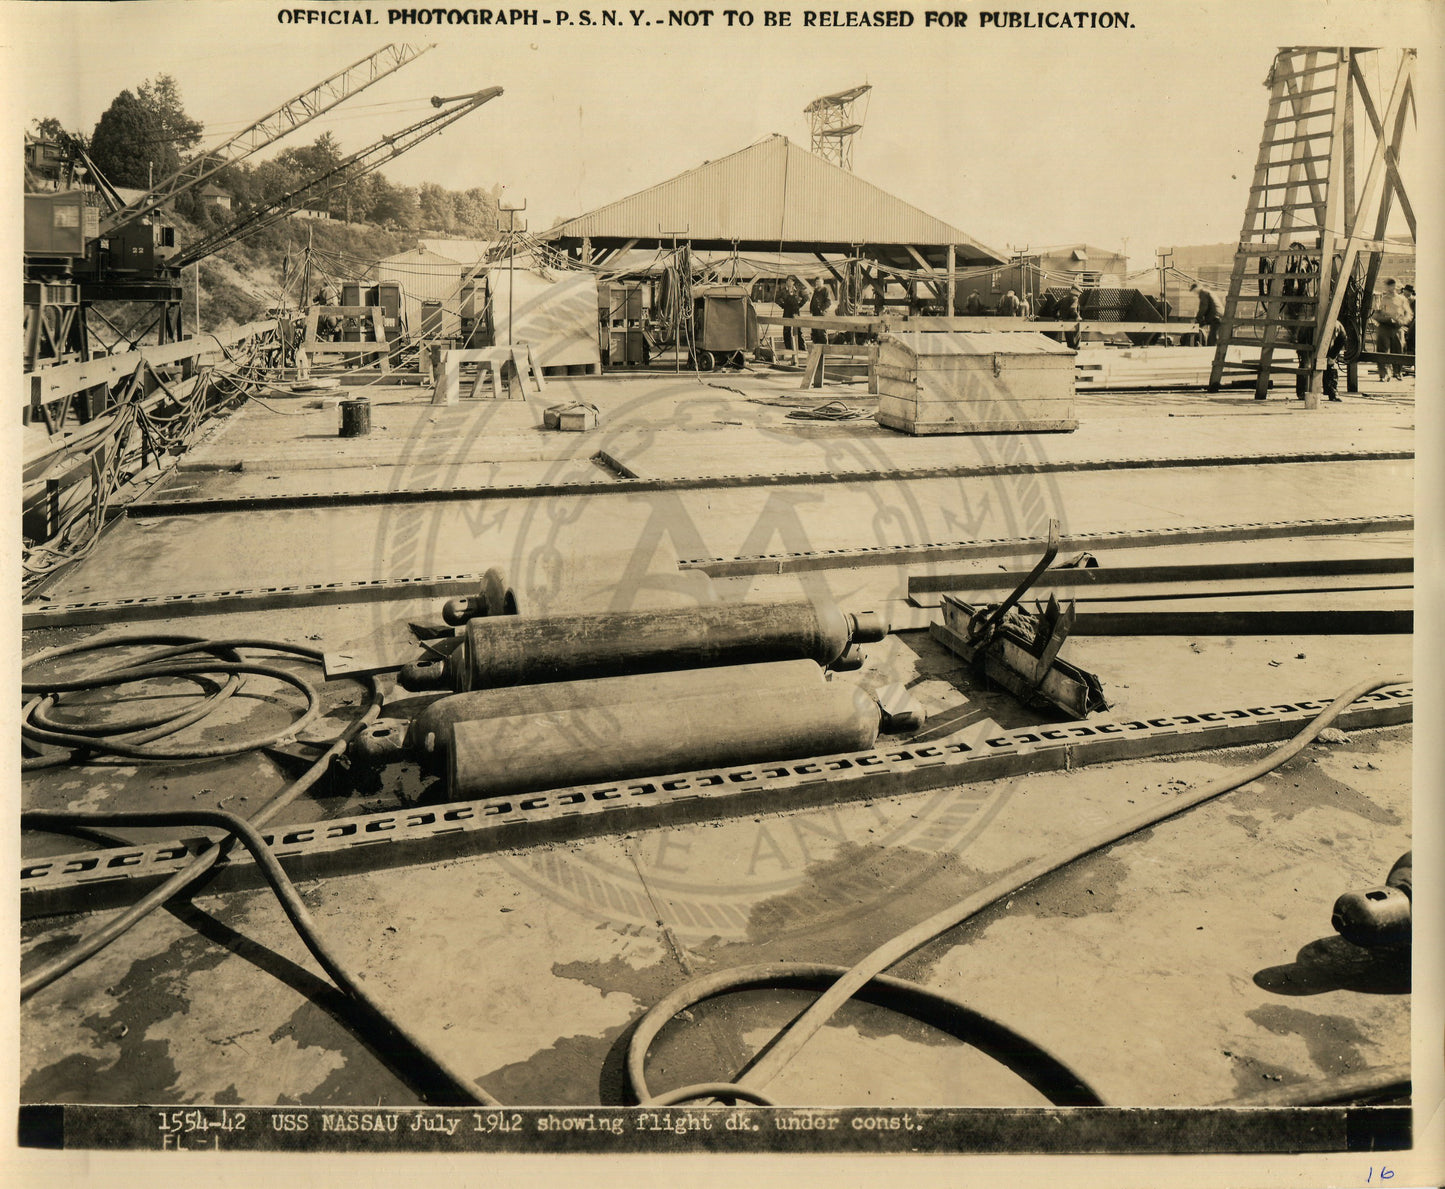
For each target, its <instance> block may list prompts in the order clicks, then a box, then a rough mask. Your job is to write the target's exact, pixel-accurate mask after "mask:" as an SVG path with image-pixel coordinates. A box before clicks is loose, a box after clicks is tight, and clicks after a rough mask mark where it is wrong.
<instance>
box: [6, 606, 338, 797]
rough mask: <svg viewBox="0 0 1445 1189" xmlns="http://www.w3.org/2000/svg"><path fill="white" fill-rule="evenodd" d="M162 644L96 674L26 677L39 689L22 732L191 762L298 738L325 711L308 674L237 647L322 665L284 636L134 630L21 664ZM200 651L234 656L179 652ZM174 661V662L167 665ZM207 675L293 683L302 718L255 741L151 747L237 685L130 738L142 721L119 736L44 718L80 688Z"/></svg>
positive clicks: (39, 764) (81, 746) (36, 762)
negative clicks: (245, 654)
mask: <svg viewBox="0 0 1445 1189" xmlns="http://www.w3.org/2000/svg"><path fill="white" fill-rule="evenodd" d="M155 644H165V645H170V646H171V647H166V648H162V649H161V650H160V651H158V652H154V653H152V654H151V655H149V656H148V657H145V658H143V659H142V660H141V661H138V662H131V663H128V664H123V665H119V666H115V667H112V668H109V669H102V670H101V671H100V672H99V673H95V674H91V675H88V676H85V677H80V678H71V679H65V680H61V679H50V680H41V681H22V683H21V690H22V691H23V692H25V693H31V694H39V695H41V697H40V698H38V699H37V700H35V701H32V702H31V703H29V704H28V705H27V706H26V707H25V710H24V712H23V713H22V718H21V736H22V738H23V739H25V740H26V741H27V742H31V743H50V744H54V745H59V746H67V747H70V748H72V749H73V752H87V753H95V752H109V753H111V754H113V755H120V756H126V757H128V758H132V759H163V760H187V759H215V758H219V757H221V756H228V755H238V754H240V753H241V752H245V751H254V750H257V749H259V748H262V747H267V746H270V745H272V744H274V743H276V742H278V741H280V740H282V739H288V738H293V737H294V736H295V735H296V734H298V733H299V732H300V731H302V730H304V729H305V728H306V727H307V726H309V725H310V724H311V722H312V721H314V720H315V719H316V718H317V717H318V716H319V714H320V698H319V696H318V695H317V692H316V690H315V687H313V686H312V685H311V683H310V682H308V681H307V680H306V679H305V678H302V677H298V676H297V675H296V674H294V673H291V672H290V671H289V670H285V669H280V668H277V667H275V666H270V665H265V664H262V663H261V662H257V661H241V660H240V658H239V654H238V651H237V650H239V649H241V648H251V649H264V650H267V651H270V652H280V653H285V654H289V655H292V656H298V657H302V658H304V659H306V660H310V661H315V662H317V663H320V662H321V661H322V659H323V657H322V653H321V652H320V651H319V650H318V649H314V648H308V647H306V646H305V645H300V644H289V643H286V642H284V641H280V640H268V639H259V638H255V637H232V638H226V639H221V640H207V639H204V638H201V637H197V636H175V635H168V634H167V635H150V634H146V635H136V636H109V637H103V638H101V639H99V640H86V641H82V642H80V643H78V644H69V645H64V646H62V647H59V648H52V649H49V650H47V651H45V652H41V653H38V654H37V655H35V656H33V657H31V658H30V659H29V660H28V661H26V662H25V664H24V665H23V666H22V673H23V672H24V670H26V669H29V668H32V667H33V666H35V665H37V664H41V663H43V662H46V661H53V660H58V659H60V658H62V657H69V656H78V655H82V654H85V653H88V652H96V651H99V650H101V649H108V648H124V647H139V646H143V645H155ZM198 652H221V653H228V654H231V655H233V656H236V658H237V659H236V660H234V661H225V662H222V661H211V660H205V659H200V658H195V659H192V660H190V661H186V660H183V659H181V658H185V657H193V656H194V654H195V653H198ZM166 662H173V663H166ZM206 673H227V674H229V676H228V679H227V681H228V686H230V683H231V682H233V681H235V679H236V676H237V675H238V674H240V673H257V674H260V675H262V676H269V677H272V678H274V679H276V680H279V681H283V682H286V683H288V684H290V685H293V686H295V687H296V688H298V689H299V690H301V692H302V693H303V694H304V695H305V697H306V701H307V709H306V711H305V712H304V713H303V714H302V716H301V717H300V718H299V719H297V720H295V721H293V722H292V723H291V724H289V725H288V726H286V727H282V728H281V729H280V730H278V731H274V732H271V733H269V734H267V735H264V736H261V737H259V738H255V739H248V740H242V741H240V742H238V743H230V744H212V745H209V746H204V747H202V746H195V745H192V746H190V747H184V748H166V747H159V748H156V747H147V746H145V745H146V744H147V743H148V742H149V741H151V740H154V739H157V738H161V737H163V736H165V735H168V734H173V733H175V732H176V731H179V730H180V729H181V728H182V727H185V726H189V725H191V724H193V723H195V722H197V721H200V719H202V718H204V717H206V715H208V714H209V713H211V711H213V710H214V709H215V708H216V707H217V706H218V705H219V704H220V703H221V702H222V701H224V700H225V698H228V697H230V696H231V693H234V692H235V688H236V687H231V688H230V692H224V691H222V692H220V693H218V694H215V695H212V696H211V698H209V699H208V700H207V701H205V702H203V703H201V705H200V706H198V707H193V708H191V709H190V710H187V711H183V712H182V713H180V714H178V715H176V716H175V717H174V718H172V719H167V720H165V721H164V722H163V723H161V724H160V725H158V726H157V727H155V728H152V729H151V731H150V732H149V733H147V734H144V735H141V736H136V737H131V736H129V735H128V732H129V731H130V730H132V729H133V728H134V727H136V726H138V725H140V724H139V723H137V722H135V721H131V722H127V723H124V724H120V726H121V727H123V728H124V729H123V730H122V731H121V732H120V733H117V734H113V735H109V736H106V735H104V734H102V733H101V732H104V731H105V729H106V728H104V727H91V726H85V727H82V728H79V729H66V730H55V729H53V728H52V727H49V726H48V725H47V724H50V723H53V722H54V719H53V718H51V716H50V714H49V709H50V707H51V706H52V705H53V701H54V695H55V694H60V693H71V692H77V691H89V690H92V689H96V688H103V687H105V686H111V685H124V684H128V683H130V682H133V681H142V680H146V679H149V678H153V677H197V676H200V675H202V674H206ZM69 758H72V757H59V758H57V757H55V756H39V757H29V758H27V759H25V760H23V761H22V764H21V767H22V770H26V771H28V770H31V769H35V768H45V767H52V766H54V765H55V764H57V763H61V762H64V761H65V760H66V759H69Z"/></svg>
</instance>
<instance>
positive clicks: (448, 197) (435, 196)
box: [416, 182, 457, 231]
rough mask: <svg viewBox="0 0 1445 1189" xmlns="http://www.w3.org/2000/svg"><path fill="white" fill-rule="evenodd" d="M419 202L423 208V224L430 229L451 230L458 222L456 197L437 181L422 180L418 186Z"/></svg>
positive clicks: (421, 214) (421, 215)
mask: <svg viewBox="0 0 1445 1189" xmlns="http://www.w3.org/2000/svg"><path fill="white" fill-rule="evenodd" d="M416 196H417V203H418V204H419V206H420V208H421V213H420V217H421V225H422V226H423V227H425V228H427V229H428V230H430V231H450V230H452V228H454V227H455V226H456V224H457V204H456V197H455V195H453V194H452V193H451V192H450V191H449V190H444V189H442V188H441V187H440V186H438V185H437V184H436V183H435V182H422V184H421V185H420V186H418V187H417V193H416Z"/></svg>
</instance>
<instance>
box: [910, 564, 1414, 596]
mask: <svg viewBox="0 0 1445 1189" xmlns="http://www.w3.org/2000/svg"><path fill="white" fill-rule="evenodd" d="M1414 569H1415V559H1414V558H1413V557H1341V558H1300V559H1298V560H1292V561H1245V562H1219V563H1215V564H1212V565H1211V564H1196V565H1159V566H1090V567H1087V568H1084V567H1075V566H1066V567H1063V568H1056V569H1052V570H1046V571H1045V572H1044V573H1042V574H1040V575H1039V576H1038V578H1036V579H1035V580H1034V583H1033V585H1034V586H1035V587H1039V588H1041V589H1045V590H1046V589H1048V588H1050V587H1057V586H1073V587H1081V588H1082V587H1085V586H1125V585H1133V584H1136V583H1153V582H1218V581H1225V580H1231V579H1260V580H1263V579H1269V578H1321V577H1325V578H1327V577H1335V576H1337V575H1341V574H1408V573H1413V572H1414ZM1024 577H1025V574H1024V572H1023V571H1021V570H1020V571H1013V570H1010V571H1006V572H1005V571H988V570H970V571H968V572H967V573H963V574H912V575H910V576H909V578H908V593H909V594H926V593H929V592H933V591H938V592H952V591H958V592H963V591H970V590H995V589H1007V590H1011V589H1013V588H1014V587H1015V586H1017V585H1018V584H1019V581H1020V580H1021V579H1023V578H1024Z"/></svg>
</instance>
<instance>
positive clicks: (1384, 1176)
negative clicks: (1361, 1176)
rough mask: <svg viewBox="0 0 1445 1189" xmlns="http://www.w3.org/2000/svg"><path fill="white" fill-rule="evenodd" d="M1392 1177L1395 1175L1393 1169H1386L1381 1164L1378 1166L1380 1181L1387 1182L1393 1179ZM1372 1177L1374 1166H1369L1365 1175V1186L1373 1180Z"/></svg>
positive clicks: (1373, 1175)
mask: <svg viewBox="0 0 1445 1189" xmlns="http://www.w3.org/2000/svg"><path fill="white" fill-rule="evenodd" d="M1394 1175H1395V1170H1394V1169H1392V1168H1386V1167H1385V1166H1384V1165H1383V1164H1382V1165H1381V1166H1380V1180H1382V1181H1388V1180H1389V1179H1390V1178H1391V1177H1393V1176H1394ZM1374 1177H1375V1168H1374V1165H1371V1166H1370V1171H1369V1172H1368V1173H1367V1174H1365V1184H1366V1185H1368V1184H1369V1183H1370V1182H1371V1181H1372V1180H1373V1179H1374Z"/></svg>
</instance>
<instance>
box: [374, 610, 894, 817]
mask: <svg viewBox="0 0 1445 1189" xmlns="http://www.w3.org/2000/svg"><path fill="white" fill-rule="evenodd" d="M449 610H452V608H449ZM887 631H888V628H887V625H886V624H885V623H884V622H883V621H882V619H881V618H880V617H878V616H877V615H876V614H872V613H864V614H859V615H853V614H848V613H845V612H843V611H841V610H839V609H838V608H837V606H836V605H833V604H831V603H828V602H824V601H821V600H795V601H789V602H776V603H761V602H754V603H732V604H707V605H701V606H695V607H683V608H668V609H663V610H653V611H639V612H599V613H588V614H573V615H537V616H527V615H500V616H498V615H488V616H486V617H484V618H470V619H467V620H466V622H465V624H464V625H462V630H461V631H460V632H459V634H458V635H457V637H456V638H455V643H454V645H453V646H452V647H451V649H450V651H449V652H447V653H445V654H444V655H441V656H438V657H436V658H435V659H433V660H432V661H430V662H428V663H426V664H421V665H414V666H408V668H407V669H405V670H403V671H402V674H401V681H402V684H403V685H405V686H406V687H407V688H410V689H420V688H428V687H429V688H442V689H450V690H452V691H454V692H453V693H452V695H451V696H449V697H444V698H440V699H438V700H437V701H436V702H434V703H433V704H432V705H431V706H429V707H428V708H427V709H426V710H425V711H423V712H422V713H421V714H420V715H418V716H417V717H416V718H415V719H413V720H412V722H411V723H410V725H409V726H406V727H403V726H402V725H401V724H400V723H393V722H387V721H385V720H383V721H382V722H379V723H378V724H377V725H376V726H375V727H373V728H372V729H371V731H369V732H368V733H367V734H365V735H364V736H363V737H362V739H361V740H359V741H358V749H359V750H360V751H361V752H362V753H363V754H365V755H367V756H368V757H370V758H372V759H382V758H386V757H387V756H390V755H394V754H406V755H410V756H412V757H413V758H415V759H416V760H417V761H418V762H419V763H420V764H421V765H422V766H423V767H424V768H426V769H427V770H429V771H431V772H432V773H434V774H436V775H439V776H445V778H446V784H447V796H448V797H449V798H450V799H453V800H459V799H471V798H483V797H490V796H505V795H510V794H517V793H523V792H531V791H535V790H539V789H547V788H562V787H567V786H570V785H576V784H587V783H592V782H597V781H604V780H624V779H628V778H630V777H635V776H648V775H664V774H668V773H674V772H686V771H694V770H698V769H706V768H717V767H728V766H732V765H736V764H744V763H761V762H766V761H775V760H788V759H796V758H799V757H802V756H815V755H831V754H836V753H839V752H849V751H860V750H866V749H868V748H871V747H872V746H873V745H874V743H875V742H876V741H877V737H878V733H879V730H880V727H881V726H883V725H884V718H885V716H884V714H883V712H882V710H881V709H880V706H879V704H878V703H877V702H876V701H875V700H874V699H873V697H871V696H870V695H869V694H868V693H866V692H865V691H864V690H863V689H861V688H860V687H858V686H856V685H853V684H852V683H850V682H846V681H842V680H838V679H835V678H833V677H832V676H831V674H830V673H829V672H828V671H827V670H828V669H829V668H836V667H845V668H847V667H854V668H856V667H858V665H859V664H861V659H859V658H858V656H857V651H856V645H858V644H862V643H867V642H871V641H876V640H881V639H882V638H883V637H884V636H885V635H886V634H887ZM915 715H916V711H906V712H904V714H903V715H901V716H899V717H898V718H897V719H894V720H893V721H892V722H890V723H889V725H890V726H907V725H911V723H912V722H913V717H914V716H915Z"/></svg>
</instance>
